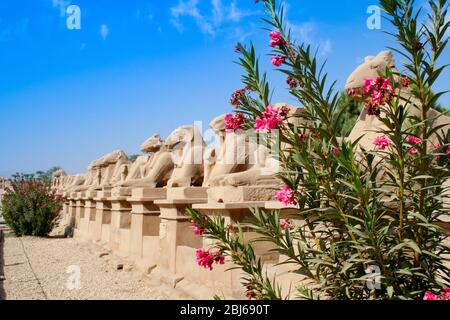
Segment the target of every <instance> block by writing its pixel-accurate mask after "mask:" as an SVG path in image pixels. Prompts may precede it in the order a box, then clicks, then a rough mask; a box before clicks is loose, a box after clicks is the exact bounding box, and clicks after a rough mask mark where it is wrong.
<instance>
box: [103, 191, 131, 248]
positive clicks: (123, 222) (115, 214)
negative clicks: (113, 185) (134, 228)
mask: <svg viewBox="0 0 450 320" xmlns="http://www.w3.org/2000/svg"><path fill="white" fill-rule="evenodd" d="M108 200H109V201H110V202H111V225H110V237H109V244H108V247H109V248H110V249H111V250H113V251H114V252H115V253H117V254H119V255H121V256H127V255H128V253H129V251H130V230H131V205H130V203H129V202H128V201H127V197H125V196H113V197H109V198H108Z"/></svg>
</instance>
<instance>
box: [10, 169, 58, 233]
mask: <svg viewBox="0 0 450 320" xmlns="http://www.w3.org/2000/svg"><path fill="white" fill-rule="evenodd" d="M61 206H62V202H61V199H60V198H59V197H57V196H56V195H55V193H54V192H53V191H52V190H51V188H50V183H49V181H48V180H43V179H36V178H34V176H33V175H22V174H18V175H16V176H15V177H14V179H13V181H12V184H11V188H10V189H8V190H7V191H6V193H5V195H4V197H3V202H2V212H3V217H4V218H5V221H6V223H7V224H8V225H9V226H10V228H11V229H12V230H13V231H14V233H15V234H16V235H17V236H38V237H45V236H47V235H48V234H49V233H50V232H51V231H52V229H53V227H54V225H55V222H56V219H57V217H58V214H59V212H60V210H61Z"/></svg>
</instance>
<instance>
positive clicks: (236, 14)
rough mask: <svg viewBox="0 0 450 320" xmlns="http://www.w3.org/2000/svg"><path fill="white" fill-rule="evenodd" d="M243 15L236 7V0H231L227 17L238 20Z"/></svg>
mask: <svg viewBox="0 0 450 320" xmlns="http://www.w3.org/2000/svg"><path fill="white" fill-rule="evenodd" d="M243 16H244V13H243V12H242V11H240V10H239V9H238V8H237V6H236V1H233V2H232V3H231V5H230V11H229V12H228V19H230V20H231V21H235V22H239V21H240V20H241V19H242V17H243Z"/></svg>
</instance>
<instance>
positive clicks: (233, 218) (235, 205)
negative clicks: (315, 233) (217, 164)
mask: <svg viewBox="0 0 450 320" xmlns="http://www.w3.org/2000/svg"><path fill="white" fill-rule="evenodd" d="M265 205H266V202H265V201H251V202H232V203H203V204H194V205H193V206H192V207H193V209H195V210H197V211H200V212H201V213H202V214H203V215H207V216H221V217H223V218H224V219H225V224H226V225H234V226H236V224H237V223H241V224H242V223H243V222H245V220H247V219H249V218H251V217H252V213H251V211H250V209H251V208H261V209H264V208H265ZM243 231H244V241H245V242H246V243H249V242H251V241H252V240H255V239H256V238H259V237H260V236H259V235H257V234H256V233H255V232H251V231H249V230H247V229H246V228H245V227H244V228H243ZM202 246H203V247H204V248H208V247H211V246H214V242H213V241H211V240H208V239H204V241H203V245H202ZM252 246H253V249H254V250H255V254H256V255H258V256H259V257H260V258H261V260H262V261H263V262H264V263H273V264H275V263H278V262H279V254H278V253H276V252H271V250H272V249H274V248H275V246H274V245H273V244H271V243H268V242H254V243H252ZM233 267H234V265H233V264H232V262H231V261H226V264H225V266H220V267H219V266H216V265H215V266H214V270H213V271H212V272H209V273H205V272H199V271H197V272H194V270H195V269H194V268H197V269H198V268H199V267H198V266H197V264H196V261H195V255H192V253H191V260H190V261H185V263H184V265H183V266H182V267H181V270H179V272H180V273H181V274H183V275H188V276H189V277H191V278H192V280H194V281H196V282H198V283H204V284H206V285H207V286H208V287H211V288H213V289H214V290H215V291H218V292H224V293H225V294H227V295H230V296H233V297H236V298H242V297H243V291H242V286H240V285H239V284H240V281H241V277H242V273H240V272H239V269H237V270H233V272H223V270H226V269H230V268H233ZM201 271H203V270H201Z"/></svg>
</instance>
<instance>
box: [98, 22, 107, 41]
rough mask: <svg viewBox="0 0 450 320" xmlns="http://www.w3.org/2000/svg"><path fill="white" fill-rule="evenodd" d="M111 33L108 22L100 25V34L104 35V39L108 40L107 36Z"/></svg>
mask: <svg viewBox="0 0 450 320" xmlns="http://www.w3.org/2000/svg"><path fill="white" fill-rule="evenodd" d="M108 35H109V28H108V26H107V25H106V24H102V25H101V26H100V36H101V37H102V39H103V40H106V38H107V37H108Z"/></svg>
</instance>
